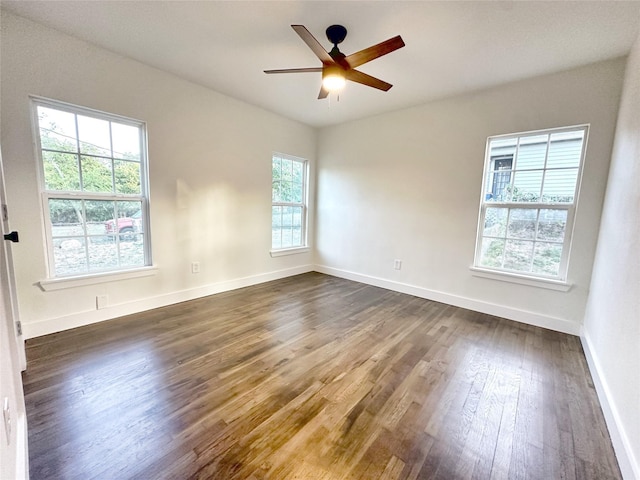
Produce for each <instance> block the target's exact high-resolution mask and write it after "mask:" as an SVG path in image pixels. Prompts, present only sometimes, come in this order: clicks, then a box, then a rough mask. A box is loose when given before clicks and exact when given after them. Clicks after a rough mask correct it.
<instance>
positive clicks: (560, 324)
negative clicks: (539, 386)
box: [315, 265, 580, 336]
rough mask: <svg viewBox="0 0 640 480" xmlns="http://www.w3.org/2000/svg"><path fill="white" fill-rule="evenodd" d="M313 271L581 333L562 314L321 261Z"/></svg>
mask: <svg viewBox="0 0 640 480" xmlns="http://www.w3.org/2000/svg"><path fill="white" fill-rule="evenodd" d="M315 271H316V272H320V273H325V274H327V275H332V276H334V277H340V278H346V279H347V280H353V281H356V282H360V283H366V284H368V285H374V286H376V287H381V288H386V289H387V290H393V291H396V292H400V293H406V294H409V295H413V296H415V297H420V298H426V299H427V300H434V301H436V302H441V303H446V304H449V305H453V306H456V307H462V308H466V309H468V310H473V311H476V312H481V313H487V314H489V315H495V316H497V317H502V318H507V319H509V320H514V321H516V322H520V323H526V324H529V325H534V326H536V327H542V328H547V329H549V330H555V331H557V332H562V333H568V334H570V335H576V336H577V335H580V325H578V324H577V323H575V322H571V321H569V320H564V319H562V318H557V317H551V316H548V315H541V314H539V313H535V312H529V311H526V310H520V309H517V308H511V307H506V306H504V305H497V304H494V303H489V302H483V301H482V300H475V299H472V298H467V297H461V296H458V295H452V294H450V293H445V292H439V291H437V290H430V289H428V288H423V287H417V286H415V285H409V284H406V283H401V282H395V281H393V280H386V279H384V278H379V277H373V276H370V275H362V274H360V273H355V272H350V271H347V270H340V269H338V268H332V267H327V266H324V265H316V266H315Z"/></svg>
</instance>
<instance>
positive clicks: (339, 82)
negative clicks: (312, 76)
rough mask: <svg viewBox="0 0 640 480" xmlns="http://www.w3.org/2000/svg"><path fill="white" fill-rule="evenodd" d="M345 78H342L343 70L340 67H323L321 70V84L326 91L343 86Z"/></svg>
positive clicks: (337, 89) (335, 90)
mask: <svg viewBox="0 0 640 480" xmlns="http://www.w3.org/2000/svg"><path fill="white" fill-rule="evenodd" d="M345 83H347V80H346V79H345V78H344V72H343V71H342V69H341V68H340V67H336V66H331V67H325V68H324V70H323V71H322V86H323V87H324V88H326V89H327V90H328V91H330V92H332V93H334V92H339V91H340V90H342V89H343V88H344V85H345Z"/></svg>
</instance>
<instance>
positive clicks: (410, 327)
mask: <svg viewBox="0 0 640 480" xmlns="http://www.w3.org/2000/svg"><path fill="white" fill-rule="evenodd" d="M27 357H28V362H29V368H28V370H27V372H26V373H25V374H24V388H25V394H26V403H27V412H28V422H29V449H30V470H31V478H32V480H39V479H47V480H51V479H82V480H88V479H109V480H111V479H117V480H125V479H144V480H146V479H224V480H231V479H252V480H259V479H309V480H316V479H317V480H321V479H326V480H338V479H447V480H451V479H521V478H522V479H525V478H526V479H529V478H531V479H544V480H549V479H561V478H562V479H580V480H584V479H597V480H607V479H619V478H621V477H620V471H619V469H618V466H617V463H616V459H615V456H614V453H613V450H612V447H611V441H610V439H609V435H608V432H607V429H606V426H605V424H604V420H603V416H602V412H601V409H600V406H599V403H598V401H597V398H596V394H595V391H594V388H593V384H592V380H591V376H590V374H589V372H588V370H587V366H586V361H585V358H584V354H583V351H582V348H581V345H580V341H579V339H578V338H577V337H573V336H569V335H564V334H560V333H555V332H551V331H548V330H544V329H540V328H536V327H531V326H527V325H523V324H519V323H515V322H511V321H508V320H504V319H500V318H496V317H491V316H488V315H484V314H479V313H475V312H471V311H468V310H464V309H460V308H455V307H452V306H448V305H444V304H441V303H436V302H431V301H428V300H424V299H420V298H416V297H412V296H409V295H404V294H400V293H396V292H391V291H387V290H383V289H380V288H376V287H372V286H368V285H363V284H360V283H355V282H351V281H347V280H343V279H338V278H335V277H330V276H326V275H321V274H317V273H311V274H305V275H300V276H296V277H291V278H287V279H284V280H278V281H275V282H270V283H266V284H262V285H258V286H253V287H249V288H244V289H240V290H235V291H232V292H227V293H223V294H219V295H216V296H212V297H207V298H202V299H199V300H195V301H191V302H186V303H181V304H178V305H174V306H169V307H164V308H161V309H157V310H153V311H149V312H145V313H141V314H137V315H131V316H128V317H123V318H121V319H117V320H112V321H108V322H104V323H101V324H97V325H91V326H87V327H82V328H78V329H75V330H70V331H66V332H61V333H57V334H54V335H48V336H46V337H40V338H36V339H32V340H29V341H28V342H27Z"/></svg>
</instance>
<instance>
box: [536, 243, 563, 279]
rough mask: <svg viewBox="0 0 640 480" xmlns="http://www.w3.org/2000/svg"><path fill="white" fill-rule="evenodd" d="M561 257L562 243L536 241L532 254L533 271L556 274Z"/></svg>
mask: <svg viewBox="0 0 640 480" xmlns="http://www.w3.org/2000/svg"><path fill="white" fill-rule="evenodd" d="M561 257H562V244H558V243H544V242H538V243H536V247H535V252H534V255H533V271H534V272H535V273H542V274H546V275H558V273H559V271H560V258H561Z"/></svg>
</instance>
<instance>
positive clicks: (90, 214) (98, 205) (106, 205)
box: [84, 200, 115, 235]
mask: <svg viewBox="0 0 640 480" xmlns="http://www.w3.org/2000/svg"><path fill="white" fill-rule="evenodd" d="M84 208H85V212H86V219H87V233H88V234H89V235H102V234H105V233H112V232H113V231H112V230H110V228H112V227H113V224H111V225H109V224H108V223H109V222H113V220H112V219H113V216H114V212H115V210H114V209H115V202H114V201H109V200H85V202H84Z"/></svg>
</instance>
